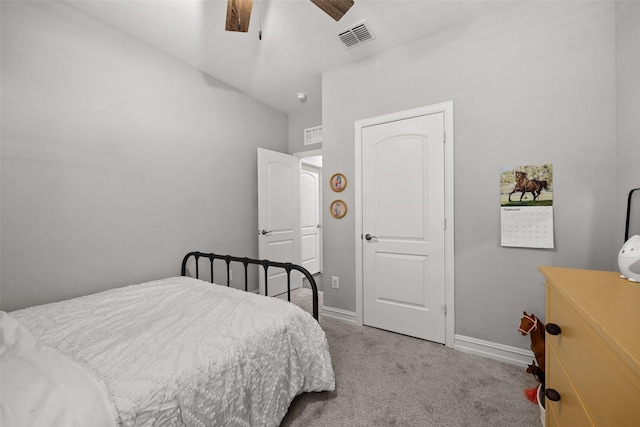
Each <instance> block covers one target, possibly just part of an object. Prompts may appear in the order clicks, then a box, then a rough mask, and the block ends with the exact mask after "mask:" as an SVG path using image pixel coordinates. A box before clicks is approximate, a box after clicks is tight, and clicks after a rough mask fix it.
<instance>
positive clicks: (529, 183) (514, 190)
mask: <svg viewBox="0 0 640 427" xmlns="http://www.w3.org/2000/svg"><path fill="white" fill-rule="evenodd" d="M500 209H501V213H500V229H501V230H500V231H501V236H500V242H501V245H502V246H509V247H522V248H545V249H552V248H554V239H553V167H552V165H551V164H542V165H528V166H516V167H508V168H502V169H501V170H500Z"/></svg>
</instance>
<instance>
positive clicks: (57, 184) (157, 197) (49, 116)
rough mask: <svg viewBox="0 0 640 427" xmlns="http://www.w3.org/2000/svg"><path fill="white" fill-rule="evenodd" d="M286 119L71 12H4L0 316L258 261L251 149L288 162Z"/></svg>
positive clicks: (44, 8) (37, 6) (35, 8)
mask: <svg viewBox="0 0 640 427" xmlns="http://www.w3.org/2000/svg"><path fill="white" fill-rule="evenodd" d="M246 117H250V118H251V126H247V119H246ZM287 120H288V119H287V116H286V115H285V114H282V113H281V112H278V111H276V110H274V109H272V108H270V107H267V106H266V105H264V104H261V103H259V102H257V101H256V100H254V99H252V98H250V97H248V96H246V95H244V94H242V93H240V92H238V91H236V90H235V89H233V88H231V87H229V86H227V85H225V84H223V83H222V82H220V81H218V80H216V79H214V78H212V77H210V76H207V75H204V74H202V73H200V72H198V71H197V70H195V69H193V68H191V67H188V66H186V65H184V64H182V63H181V62H178V61H176V60H174V59H172V58H171V57H168V56H166V55H165V54H163V53H161V52H160V51H157V50H155V49H151V48H149V47H148V46H147V45H144V44H142V43H140V42H138V41H137V40H136V39H133V38H131V37H129V36H127V35H125V34H124V33H121V32H119V31H116V30H114V29H113V28H112V27H110V26H108V25H106V24H103V23H102V22H100V21H97V20H95V19H93V18H90V17H88V16H85V15H83V14H81V13H79V12H77V11H76V10H75V9H74V8H73V7H71V6H69V5H68V4H65V3H50V2H40V1H37V2H16V3H12V2H4V1H3V2H2V123H1V124H2V165H1V167H2V169H1V173H2V217H1V262H2V265H1V268H2V270H1V283H2V309H3V310H13V309H17V308H21V307H25V306H29V305H33V304H38V303H43V302H49V301H55V300H60V299H64V298H68V297H72V296H76V295H81V294H87V293H91V292H95V291H98V290H102V289H105V288H108V287H113V286H118V285H124V284H130V283H136V282H140V281H145V280H151V279H156V278H161V277H167V276H171V275H178V274H179V267H180V261H181V257H182V255H184V254H185V253H186V252H188V251H190V250H203V251H209V250H210V251H221V252H224V253H232V254H247V255H249V256H257V235H256V233H255V230H256V224H257V212H256V208H257V173H256V147H258V146H261V147H265V148H269V149H272V150H277V151H282V152H286V151H287V148H288V145H287V136H288V135H287V132H288V123H287ZM235 277H240V276H235Z"/></svg>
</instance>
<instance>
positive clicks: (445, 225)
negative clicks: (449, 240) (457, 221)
mask: <svg viewBox="0 0 640 427" xmlns="http://www.w3.org/2000/svg"><path fill="white" fill-rule="evenodd" d="M442 223H443V224H444V229H445V230H446V229H447V218H445V219H444V220H442Z"/></svg>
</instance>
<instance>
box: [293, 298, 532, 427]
mask: <svg viewBox="0 0 640 427" xmlns="http://www.w3.org/2000/svg"><path fill="white" fill-rule="evenodd" d="M310 299H311V297H310V291H309V290H308V289H301V290H297V291H294V292H293V294H292V301H293V302H294V303H296V304H298V305H300V306H301V307H303V308H304V309H306V310H307V311H310V309H309V307H310V303H307V301H310ZM320 325H321V326H322V328H323V329H324V331H325V333H326V335H327V340H328V342H329V351H330V353H331V357H332V361H333V368H334V371H335V375H336V391H334V392H322V393H304V394H302V395H300V396H298V397H296V398H295V400H294V401H293V402H292V403H291V405H290V407H289V412H288V413H287V415H286V416H285V418H284V419H283V421H282V424H281V426H291V427H337V426H407V427H409V426H416V427H418V426H420V427H427V426H473V427H477V426H523V427H524V426H532V427H539V426H540V425H541V422H540V413H539V411H538V407H537V405H536V404H534V403H532V402H530V401H529V400H527V398H526V397H525V394H524V390H525V389H527V388H533V387H536V386H537V383H536V381H535V379H534V377H533V376H532V375H531V374H527V373H526V372H525V371H524V368H521V367H517V366H513V365H509V364H505V363H501V362H498V361H495V360H492V359H487V358H484V357H480V356H475V355H471V354H467V353H463V352H460V351H456V350H453V349H449V348H446V347H445V346H443V345H440V344H435V343H432V342H429V341H423V340H419V339H416V338H411V337H407V336H404V335H399V334H395V333H391V332H386V331H382V330H379V329H375V328H371V327H366V326H365V327H358V326H354V325H351V324H348V323H346V322H343V321H340V320H336V319H331V318H321V320H320Z"/></svg>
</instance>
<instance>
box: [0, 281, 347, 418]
mask: <svg viewBox="0 0 640 427" xmlns="http://www.w3.org/2000/svg"><path fill="white" fill-rule="evenodd" d="M11 316H12V317H14V318H15V319H18V320H19V321H20V322H22V323H23V324H24V325H25V326H26V327H27V328H28V329H29V330H30V331H31V332H32V333H34V335H36V337H37V338H38V339H39V340H41V341H42V343H43V344H45V345H46V346H48V347H51V348H53V349H55V350H57V351H58V352H60V353H62V354H64V355H67V356H69V357H70V358H72V359H74V360H75V361H76V362H78V363H79V364H80V365H82V366H83V367H84V368H85V369H86V370H87V371H89V372H91V373H92V374H93V376H94V377H95V378H96V379H98V381H100V382H101V383H102V384H104V387H105V388H106V390H107V394H108V399H109V401H110V402H111V404H112V406H113V408H114V417H115V420H116V421H117V423H118V424H120V425H125V426H134V425H135V426H156V425H162V426H173V425H187V426H205V425H206V426H213V425H217V426H276V425H278V424H279V423H280V421H281V420H282V417H283V416H284V414H285V413H286V412H287V409H288V407H289V404H290V403H291V401H292V399H293V398H294V397H295V396H296V395H297V394H299V393H301V392H308V391H323V390H333V389H334V388H335V380H334V374H333V368H332V364H331V358H330V355H329V351H328V346H327V341H326V337H325V335H324V332H323V331H322V329H321V328H320V326H319V325H318V323H317V322H316V321H315V319H313V317H311V316H310V315H309V314H308V313H306V312H304V311H303V310H301V309H300V308H298V307H296V306H295V305H293V304H290V303H287V302H285V301H282V300H279V299H276V298H265V297H262V296H259V295H254V294H250V293H246V292H243V291H238V290H235V289H229V288H226V287H223V286H218V285H212V284H210V283H207V282H203V281H200V280H196V279H192V278H187V277H177V278H171V279H165V280H159V281H154V282H149V283H144V284H141V285H135V286H129V287H126V288H119V289H113V290H110V291H106V292H102V293H100V294H95V295H89V296H86V297H81V298H76V299H72V300H68V301H63V302H60V303H54V304H47V305H42V306H37V307H32V308H28V309H24V310H19V311H15V312H13V313H11ZM3 386H4V384H3ZM5 392H6V389H5V388H4V387H3V400H4V394H5ZM91 425H97V424H96V423H92V424H91Z"/></svg>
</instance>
